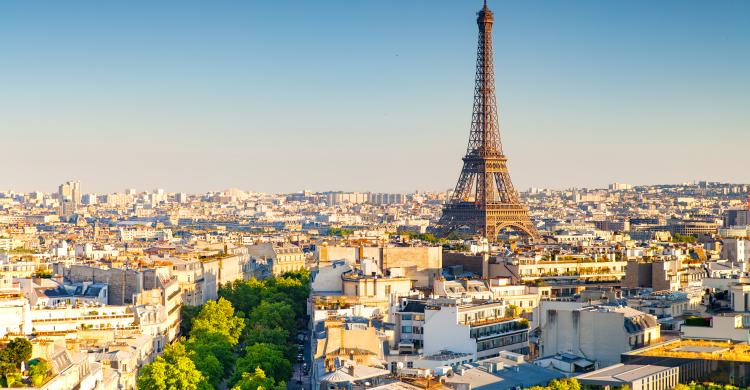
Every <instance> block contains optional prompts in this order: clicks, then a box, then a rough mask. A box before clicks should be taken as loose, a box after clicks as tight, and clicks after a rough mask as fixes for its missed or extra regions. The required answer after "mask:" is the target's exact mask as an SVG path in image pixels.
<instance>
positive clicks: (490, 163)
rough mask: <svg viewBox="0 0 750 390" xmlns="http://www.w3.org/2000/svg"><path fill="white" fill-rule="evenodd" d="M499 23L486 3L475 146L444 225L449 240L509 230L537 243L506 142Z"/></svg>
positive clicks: (472, 143)
mask: <svg viewBox="0 0 750 390" xmlns="http://www.w3.org/2000/svg"><path fill="white" fill-rule="evenodd" d="M493 21H494V17H493V15H492V11H490V9H489V8H487V1H486V0H485V2H484V7H483V8H482V9H481V10H480V11H479V12H478V13H477V25H478V26H479V45H478V47H477V69H476V80H475V84H474V112H473V114H472V117H471V131H470V133H469V146H468V147H467V148H466V156H464V158H463V161H464V165H463V169H462V170H461V175H460V176H459V177H458V183H457V184H456V189H455V190H454V191H453V196H452V197H451V199H450V200H448V202H447V203H446V204H445V206H444V207H443V215H442V217H441V218H440V221H439V222H438V225H439V226H440V233H442V234H443V235H445V234H448V233H450V232H451V231H454V230H456V229H458V228H461V227H464V226H465V227H468V228H470V229H472V230H474V231H476V232H477V233H479V234H481V235H483V236H484V237H486V238H487V239H488V240H489V241H490V242H494V241H496V240H497V234H498V233H499V232H500V231H502V230H505V229H513V230H516V231H518V232H520V233H522V234H524V235H526V236H528V237H530V238H531V239H535V238H537V237H538V233H537V231H536V228H535V227H534V225H533V224H532V223H531V220H530V219H529V212H528V209H527V208H526V206H525V205H523V204H522V203H521V201H520V200H519V198H518V192H516V189H515V188H514V187H513V183H511V181H510V174H509V173H508V165H507V161H508V159H507V158H505V155H504V154H503V147H502V144H501V142H500V126H499V124H498V115H497V101H496V99H495V74H494V65H493V61H492V23H493Z"/></svg>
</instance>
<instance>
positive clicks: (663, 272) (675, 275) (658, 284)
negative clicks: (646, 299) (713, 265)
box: [622, 259, 706, 291]
mask: <svg viewBox="0 0 750 390" xmlns="http://www.w3.org/2000/svg"><path fill="white" fill-rule="evenodd" d="M705 276H706V271H705V270H703V268H701V267H699V266H687V265H684V264H683V262H682V260H679V259H671V260H663V259H659V260H654V261H649V260H629V261H628V262H627V268H626V270H625V278H624V279H623V281H622V287H623V288H637V287H646V288H652V289H653V290H654V291H662V290H671V291H678V290H680V289H683V288H686V287H699V288H700V287H702V286H703V278H704V277H705Z"/></svg>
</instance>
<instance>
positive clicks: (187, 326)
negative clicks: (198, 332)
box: [180, 305, 202, 336]
mask: <svg viewBox="0 0 750 390" xmlns="http://www.w3.org/2000/svg"><path fill="white" fill-rule="evenodd" d="M201 308H202V306H190V305H183V306H182V307H181V308H180V317H181V318H180V334H181V335H183V336H187V335H189V334H190V330H191V329H193V320H194V319H195V317H197V316H198V313H200V312H201Z"/></svg>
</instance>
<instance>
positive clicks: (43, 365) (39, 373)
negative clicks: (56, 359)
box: [29, 360, 50, 387]
mask: <svg viewBox="0 0 750 390" xmlns="http://www.w3.org/2000/svg"><path fill="white" fill-rule="evenodd" d="M49 370H50V365H49V363H47V361H46V360H38V361H36V363H34V364H32V365H30V366H29V376H30V377H31V384H33V385H34V386H35V387H39V386H41V385H42V384H43V383H44V380H45V379H46V378H47V375H48V374H49Z"/></svg>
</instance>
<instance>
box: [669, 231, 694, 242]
mask: <svg viewBox="0 0 750 390" xmlns="http://www.w3.org/2000/svg"><path fill="white" fill-rule="evenodd" d="M672 241H673V242H686V243H689V244H694V243H695V242H696V241H697V239H696V238H695V236H691V235H682V234H680V233H675V234H674V235H673V236H672Z"/></svg>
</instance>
